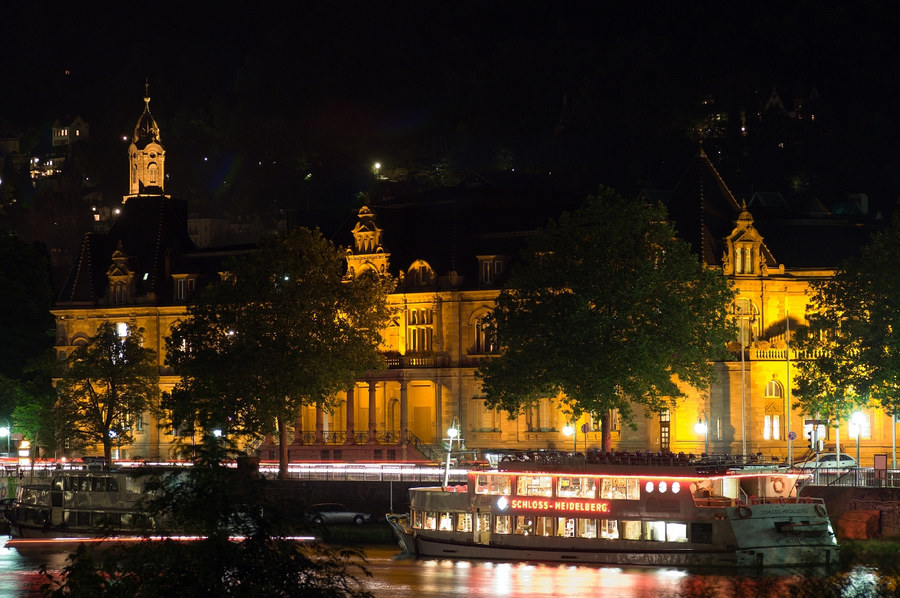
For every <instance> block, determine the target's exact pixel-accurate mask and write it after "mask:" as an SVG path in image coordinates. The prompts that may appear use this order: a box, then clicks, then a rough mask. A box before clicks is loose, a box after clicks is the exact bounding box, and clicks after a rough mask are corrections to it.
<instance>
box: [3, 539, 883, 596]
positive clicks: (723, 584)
mask: <svg viewBox="0 0 900 598" xmlns="http://www.w3.org/2000/svg"><path fill="white" fill-rule="evenodd" d="M6 539H8V537H3V536H0V597H2V598H19V597H30V596H35V595H38V593H37V591H38V588H39V586H40V584H41V578H40V575H39V573H38V569H39V567H40V566H41V565H42V564H43V565H46V566H47V568H48V569H49V570H54V571H59V570H60V569H62V567H64V566H65V564H66V556H67V554H68V552H69V551H70V550H71V545H67V546H60V545H49V546H48V545H34V546H26V547H8V546H6ZM365 553H366V557H367V559H368V563H367V569H368V570H369V571H370V573H371V574H372V576H371V577H370V578H368V579H366V580H365V583H366V586H367V587H368V589H369V590H370V591H372V593H373V594H374V595H375V596H376V597H377V598H404V597H410V598H412V597H415V598H429V597H435V598H437V597H445V596H470V597H473V598H476V597H479V596H490V597H492V598H517V597H535V598H536V597H547V598H550V597H552V598H560V597H562V596H611V597H614V598H700V597H703V598H711V597H715V596H723V597H725V596H727V597H735V596H741V597H743V596H746V597H747V598H751V597H752V598H756V597H757V596H761V595H768V596H776V595H785V592H786V590H785V588H786V587H787V585H789V584H790V583H792V582H796V581H797V580H798V579H799V578H800V573H798V572H766V574H765V575H761V576H748V577H739V576H733V575H729V576H725V575H719V574H711V573H689V572H687V571H683V570H679V569H659V568H652V569H651V568H646V569H641V568H629V569H624V568H620V567H603V566H573V565H569V564H559V565H557V564H534V563H503V562H489V561H463V560H458V561H457V560H439V559H412V558H408V557H399V556H398V549H397V548H395V547H393V546H384V547H369V548H366V549H365ZM853 575H854V576H855V577H856V578H858V579H856V580H855V581H854V582H853V583H852V584H851V591H848V592H841V594H840V595H846V596H858V597H865V596H870V595H872V594H871V593H870V592H869V589H867V588H871V584H872V576H871V575H869V574H868V572H866V571H865V570H862V569H860V570H859V571H857V572H854V573H853ZM809 583H810V584H815V583H817V582H816V580H813V581H810V582H809ZM804 585H805V584H804ZM792 595H796V592H793V593H792Z"/></svg>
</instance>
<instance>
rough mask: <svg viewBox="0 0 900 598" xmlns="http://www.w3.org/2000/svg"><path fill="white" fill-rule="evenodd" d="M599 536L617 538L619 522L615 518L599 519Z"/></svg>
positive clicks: (609, 538) (607, 538)
mask: <svg viewBox="0 0 900 598" xmlns="http://www.w3.org/2000/svg"><path fill="white" fill-rule="evenodd" d="M600 537H601V538H605V539H606V540H618V539H619V522H618V521H617V520H615V519H601V520H600Z"/></svg>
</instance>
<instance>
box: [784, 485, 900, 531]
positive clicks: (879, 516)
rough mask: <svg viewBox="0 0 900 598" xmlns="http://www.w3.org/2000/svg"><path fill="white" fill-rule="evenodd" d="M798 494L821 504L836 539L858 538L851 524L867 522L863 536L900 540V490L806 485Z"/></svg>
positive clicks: (855, 526) (854, 526) (854, 527)
mask: <svg viewBox="0 0 900 598" xmlns="http://www.w3.org/2000/svg"><path fill="white" fill-rule="evenodd" d="M800 494H801V495H802V496H808V497H815V498H821V499H823V500H824V501H825V506H826V508H827V509H828V516H829V517H830V518H831V523H832V525H833V526H834V528H835V532H836V533H837V535H838V538H841V537H844V538H850V537H852V538H854V539H859V535H860V532H859V531H853V530H854V529H856V528H857V527H858V526H857V525H854V523H867V526H866V527H867V531H866V534H865V537H880V538H900V488H873V487H847V486H814V485H809V486H806V487H804V488H803V489H802V491H801V492H800ZM873 518H874V519H873Z"/></svg>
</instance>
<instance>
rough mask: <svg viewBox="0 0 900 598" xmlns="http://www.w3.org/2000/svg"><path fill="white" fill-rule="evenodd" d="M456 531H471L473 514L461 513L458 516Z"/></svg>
mask: <svg viewBox="0 0 900 598" xmlns="http://www.w3.org/2000/svg"><path fill="white" fill-rule="evenodd" d="M456 531H458V532H470V531H472V514H471V513H459V514H458V515H457V517H456Z"/></svg>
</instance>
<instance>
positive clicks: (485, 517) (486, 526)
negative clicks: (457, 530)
mask: <svg viewBox="0 0 900 598" xmlns="http://www.w3.org/2000/svg"><path fill="white" fill-rule="evenodd" d="M475 526H476V527H475V531H479V532H489V531H491V514H490V513H479V514H478V519H476V520H475Z"/></svg>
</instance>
